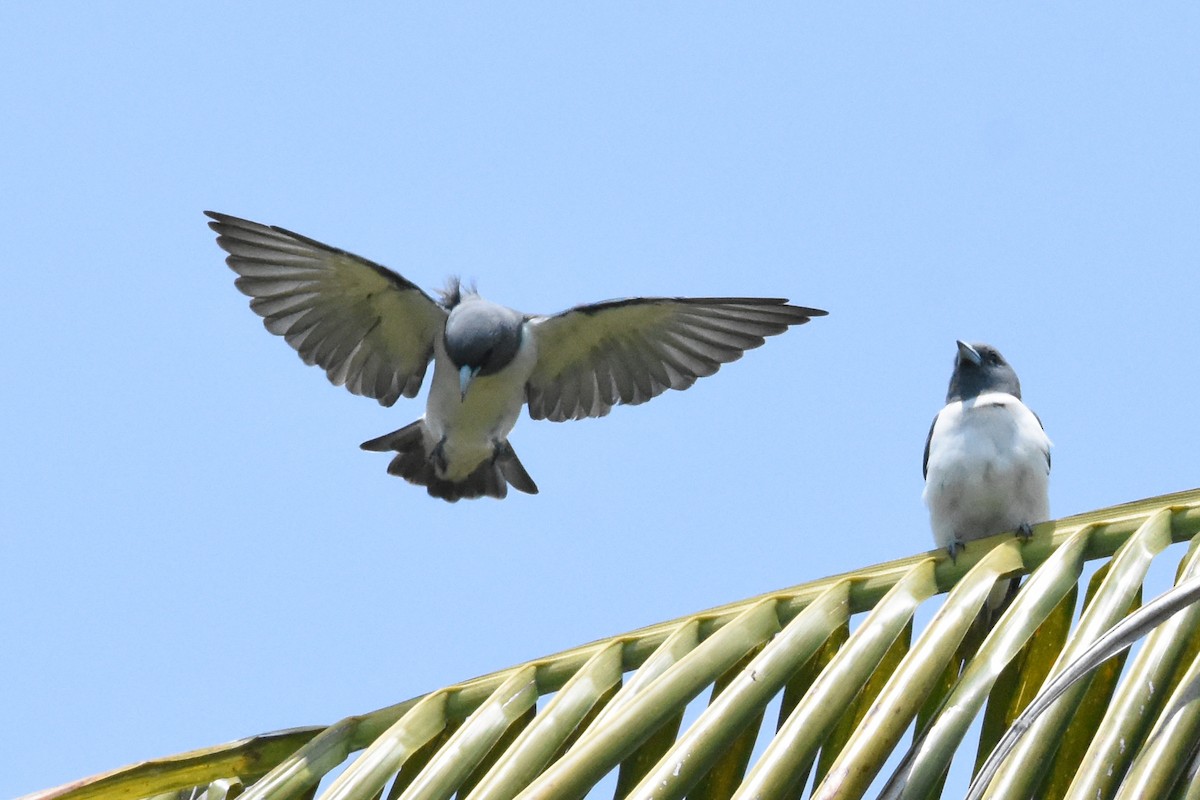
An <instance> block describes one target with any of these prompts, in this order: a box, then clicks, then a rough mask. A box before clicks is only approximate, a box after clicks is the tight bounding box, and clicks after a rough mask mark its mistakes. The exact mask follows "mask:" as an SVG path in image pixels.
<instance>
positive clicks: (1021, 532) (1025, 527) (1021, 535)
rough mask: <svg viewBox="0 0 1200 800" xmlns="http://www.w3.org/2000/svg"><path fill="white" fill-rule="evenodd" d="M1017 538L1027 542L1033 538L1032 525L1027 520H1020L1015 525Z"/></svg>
mask: <svg viewBox="0 0 1200 800" xmlns="http://www.w3.org/2000/svg"><path fill="white" fill-rule="evenodd" d="M1017 538H1018V539H1020V540H1021V541H1022V542H1028V541H1029V540H1030V539H1032V538H1033V526H1032V525H1030V524H1029V523H1028V522H1022V523H1021V524H1020V525H1018V526H1017Z"/></svg>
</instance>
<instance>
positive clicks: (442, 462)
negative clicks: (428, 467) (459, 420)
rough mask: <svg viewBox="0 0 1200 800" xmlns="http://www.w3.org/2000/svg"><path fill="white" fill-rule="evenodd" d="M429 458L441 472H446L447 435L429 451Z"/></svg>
mask: <svg viewBox="0 0 1200 800" xmlns="http://www.w3.org/2000/svg"><path fill="white" fill-rule="evenodd" d="M429 460H430V461H431V462H433V466H434V467H436V468H437V470H438V472H439V473H441V474H443V475H444V474H445V473H446V466H447V464H446V437H445V436H443V437H442V438H441V439H440V440H439V441H438V443H437V444H436V445H434V447H433V450H432V451H431V452H430V453H429Z"/></svg>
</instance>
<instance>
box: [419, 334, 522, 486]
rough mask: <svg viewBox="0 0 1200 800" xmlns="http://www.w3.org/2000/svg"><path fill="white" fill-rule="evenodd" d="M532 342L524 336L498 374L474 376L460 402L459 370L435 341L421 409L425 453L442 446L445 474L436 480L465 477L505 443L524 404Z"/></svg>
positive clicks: (440, 342)
mask: <svg viewBox="0 0 1200 800" xmlns="http://www.w3.org/2000/svg"><path fill="white" fill-rule="evenodd" d="M532 340H533V337H531V336H526V337H523V341H522V344H521V348H520V350H518V351H517V355H516V357H515V358H514V359H513V361H512V363H511V364H509V366H508V367H506V368H505V369H503V370H501V371H500V373H499V374H496V375H488V376H477V377H476V378H475V379H474V380H473V381H471V385H470V386H469V387H468V390H467V396H466V398H463V397H462V395H461V392H460V390H459V382H458V370H457V369H456V368H455V367H454V365H453V364H452V363H451V362H450V359H449V357H448V356H447V355H446V351H445V348H444V347H443V344H442V341H441V337H438V341H437V343H436V345H435V348H434V362H433V365H434V366H433V383H432V385H431V386H430V389H429V400H428V402H427V403H426V406H425V436H426V452H431V451H432V450H433V448H435V447H437V445H438V443H439V442H441V446H442V455H443V457H444V458H445V462H446V469H445V472H444V473H443V472H442V471H441V470H439V471H438V474H439V477H441V478H444V479H446V480H450V481H456V480H462V479H463V478H466V477H467V476H468V475H470V474H471V473H472V472H473V471H474V470H475V468H476V467H478V466H479V465H480V463H482V462H483V461H484V460H486V459H490V458H491V457H492V456H493V455H494V454H495V448H496V445H497V444H500V443H502V442H504V441H505V440H506V439H507V438H508V434H509V432H510V431H511V430H512V429H513V426H514V425H516V424H517V417H518V416H520V414H521V408H522V407H523V406H524V404H525V383H526V381H528V380H529V375H530V374H531V373H532V372H533V367H534V365H535V363H536V362H537V351H536V347H535V345H534V344H533V341H532Z"/></svg>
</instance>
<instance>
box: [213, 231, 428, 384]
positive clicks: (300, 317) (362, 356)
mask: <svg viewBox="0 0 1200 800" xmlns="http://www.w3.org/2000/svg"><path fill="white" fill-rule="evenodd" d="M204 213H205V214H207V215H208V216H209V217H211V218H212V222H209V223H208V225H209V227H210V228H212V229H213V230H214V231H216V232H217V244H218V245H220V247H221V249H223V250H225V251H226V252H227V253H229V257H228V258H227V259H226V263H228V264H229V266H230V268H231V269H233V271H234V272H236V273H237V274H238V275H239V276H240V277H238V279H237V281H236V285H237V288H238V289H240V290H241V291H242V293H243V294H246V295H249V296H250V298H251V300H250V308H252V309H253V310H254V311H255V313H257V314H258V315H259V316H261V317H262V318H263V324H264V325H265V326H266V328H267V330H269V331H270V332H271V333H274V334H276V335H278V336H282V337H283V338H284V339H286V340H287V342H288V344H290V345H291V346H292V347H294V348H296V351H297V352H298V353H299V354H300V357H301V358H302V359H304V362H305V363H306V364H317V365H319V366H320V367H321V368H322V369H324V370H325V374H326V375H328V376H329V380H330V381H332V382H333V383H334V385H336V386H341V385H343V384H344V385H345V386H346V388H347V389H349V390H350V391H351V392H353V393H354V394H359V395H364V396H366V397H373V398H375V399H376V400H378V401H379V402H380V403H381V404H382V405H385V406H390V405H392V404H393V403H395V402H396V400H398V399H399V398H400V397H401V396H404V397H413V396H415V395H416V394H417V392H418V391H419V390H420V388H421V381H422V380H423V379H424V377H425V369H426V368H427V367H428V365H429V360H430V358H432V356H433V343H434V340H435V338H436V337H437V335H438V333H439V332H440V331H441V330H442V327H443V326H444V325H445V321H446V310H445V309H444V308H443V307H442V306H440V305H439V304H438V303H437V302H436V301H435V300H434V299H433V298H431V297H430V296H429V295H427V294H425V293H424V292H422V291H421V290H420V289H419V288H417V287H416V285H414V284H413V283H410V282H409V281H407V280H405V279H404V278H403V277H401V276H400V275H397V274H396V273H395V272H392V271H391V270H390V269H388V268H387V267H383V266H380V265H379V264H376V263H374V262H371V261H368V260H366V259H365V258H360V257H358V256H356V255H353V254H351V253H347V252H345V251H344V250H338V249H337V248H334V247H330V246H328V245H325V244H322V243H321V242H318V241H315V240H313V239H309V238H307V237H305V236H301V235H299V234H297V233H292V232H291V231H288V230H284V229H283V228H277V227H274V226H270V227H268V226H266V225H260V224H258V223H257V222H250V221H249V220H244V219H238V218H237V217H231V216H229V215H227V214H218V213H216V212H213V211H206V212H204Z"/></svg>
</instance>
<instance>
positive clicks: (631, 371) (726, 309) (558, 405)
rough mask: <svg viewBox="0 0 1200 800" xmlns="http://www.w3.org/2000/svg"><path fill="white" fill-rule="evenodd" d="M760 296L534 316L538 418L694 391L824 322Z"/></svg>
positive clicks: (811, 312) (627, 303) (532, 397)
mask: <svg viewBox="0 0 1200 800" xmlns="http://www.w3.org/2000/svg"><path fill="white" fill-rule="evenodd" d="M824 314H825V312H824V311H821V310H820V309H815V308H804V307H801V306H793V305H788V303H787V301H786V300H782V299H777V298H757V297H712V298H678V297H676V298H667V297H645V298H636V299H632V300H610V301H608V302H604V303H596V304H594V305H588V306H579V307H577V308H573V309H571V310H570V311H565V312H563V313H562V314H557V315H555V316H551V317H534V318H532V319H531V320H530V329H531V330H532V331H533V333H534V336H536V338H537V346H538V361H537V366H536V367H535V368H534V371H533V374H532V375H531V376H530V378H529V381H528V383H527V384H526V398H527V400H528V402H529V415H530V416H531V417H533V418H534V419H551V420H556V421H559V420H566V419H582V418H584V417H600V416H604V415H605V414H607V413H608V412H609V410H610V409H611V408H612V407H613V406H614V405H617V404H618V403H627V404H636V403H644V402H646V401H647V400H649V399H651V398H653V397H657V396H658V395H660V394H662V393H663V392H665V391H666V390H667V389H686V388H687V387H689V386H691V385H692V384H693V383H695V382H696V380H697V379H698V378H701V377H704V376H706V375H711V374H713V373H714V372H716V371H717V370H718V369H719V368H720V366H721V365H722V364H725V363H728V362H730V361H734V360H736V359H738V358H741V356H742V354H743V353H744V352H745V351H746V350H750V349H752V348H755V347H759V346H760V345H762V344H763V343H764V341H765V340H766V337H768V336H774V335H776V334H779V333H782V332H783V331H785V330H787V329H788V328H789V327H791V326H793V325H802V324H804V323H805V322H808V321H809V320H810V319H811V318H812V317H818V316H824Z"/></svg>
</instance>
